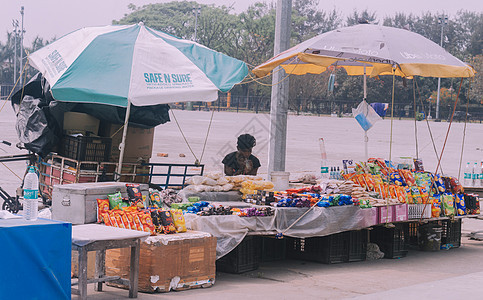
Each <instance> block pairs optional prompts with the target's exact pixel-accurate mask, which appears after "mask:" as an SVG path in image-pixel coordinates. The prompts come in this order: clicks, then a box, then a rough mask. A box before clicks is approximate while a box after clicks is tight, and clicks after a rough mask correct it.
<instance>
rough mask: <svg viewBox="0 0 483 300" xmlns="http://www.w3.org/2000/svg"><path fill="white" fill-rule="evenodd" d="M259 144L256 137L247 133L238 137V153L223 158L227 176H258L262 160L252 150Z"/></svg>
mask: <svg viewBox="0 0 483 300" xmlns="http://www.w3.org/2000/svg"><path fill="white" fill-rule="evenodd" d="M256 144H257V141H256V139H255V137H254V136H252V135H250V134H248V133H246V134H242V135H240V136H239V137H238V140H237V146H236V148H237V151H235V152H232V153H230V154H228V155H226V156H225V158H223V161H222V163H223V164H224V165H225V174H226V175H228V176H234V175H257V171H258V168H259V167H260V160H259V159H258V158H257V157H256V156H254V155H252V149H253V147H255V145H256Z"/></svg>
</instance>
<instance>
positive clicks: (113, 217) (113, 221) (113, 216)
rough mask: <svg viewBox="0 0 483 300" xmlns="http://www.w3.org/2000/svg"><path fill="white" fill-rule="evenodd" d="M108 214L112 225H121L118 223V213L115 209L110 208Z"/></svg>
mask: <svg viewBox="0 0 483 300" xmlns="http://www.w3.org/2000/svg"><path fill="white" fill-rule="evenodd" d="M107 214H108V216H109V223H110V224H111V226H112V227H119V225H117V219H116V214H115V212H114V210H110V211H108V212H107Z"/></svg>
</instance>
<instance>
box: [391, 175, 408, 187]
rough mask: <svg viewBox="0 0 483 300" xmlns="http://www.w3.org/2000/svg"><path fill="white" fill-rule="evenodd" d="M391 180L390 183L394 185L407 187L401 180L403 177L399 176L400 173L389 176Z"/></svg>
mask: <svg viewBox="0 0 483 300" xmlns="http://www.w3.org/2000/svg"><path fill="white" fill-rule="evenodd" d="M389 180H390V183H392V184H394V185H398V186H403V185H405V184H404V180H403V179H402V178H401V175H399V173H397V172H393V173H391V174H390V175H389Z"/></svg>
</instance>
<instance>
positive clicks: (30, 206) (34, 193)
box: [23, 167, 39, 221]
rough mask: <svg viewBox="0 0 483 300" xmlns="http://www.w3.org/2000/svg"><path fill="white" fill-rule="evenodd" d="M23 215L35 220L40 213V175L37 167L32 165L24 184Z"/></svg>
mask: <svg viewBox="0 0 483 300" xmlns="http://www.w3.org/2000/svg"><path fill="white" fill-rule="evenodd" d="M23 198H24V204H23V217H24V219H25V220H30V221H35V220H37V217H38V215H39V177H38V176H37V173H35V168H34V167H30V168H29V171H28V173H27V175H25V179H24V185H23Z"/></svg>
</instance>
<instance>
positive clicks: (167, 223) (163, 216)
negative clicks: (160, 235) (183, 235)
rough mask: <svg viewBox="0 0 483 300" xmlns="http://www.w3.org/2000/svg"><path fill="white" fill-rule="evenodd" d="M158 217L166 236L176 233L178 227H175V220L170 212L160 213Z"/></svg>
mask: <svg viewBox="0 0 483 300" xmlns="http://www.w3.org/2000/svg"><path fill="white" fill-rule="evenodd" d="M158 216H159V219H160V221H161V225H162V226H163V232H164V233H165V234H170V233H176V227H175V226H174V222H173V218H172V217H171V212H170V211H169V210H161V211H159V213H158Z"/></svg>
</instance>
